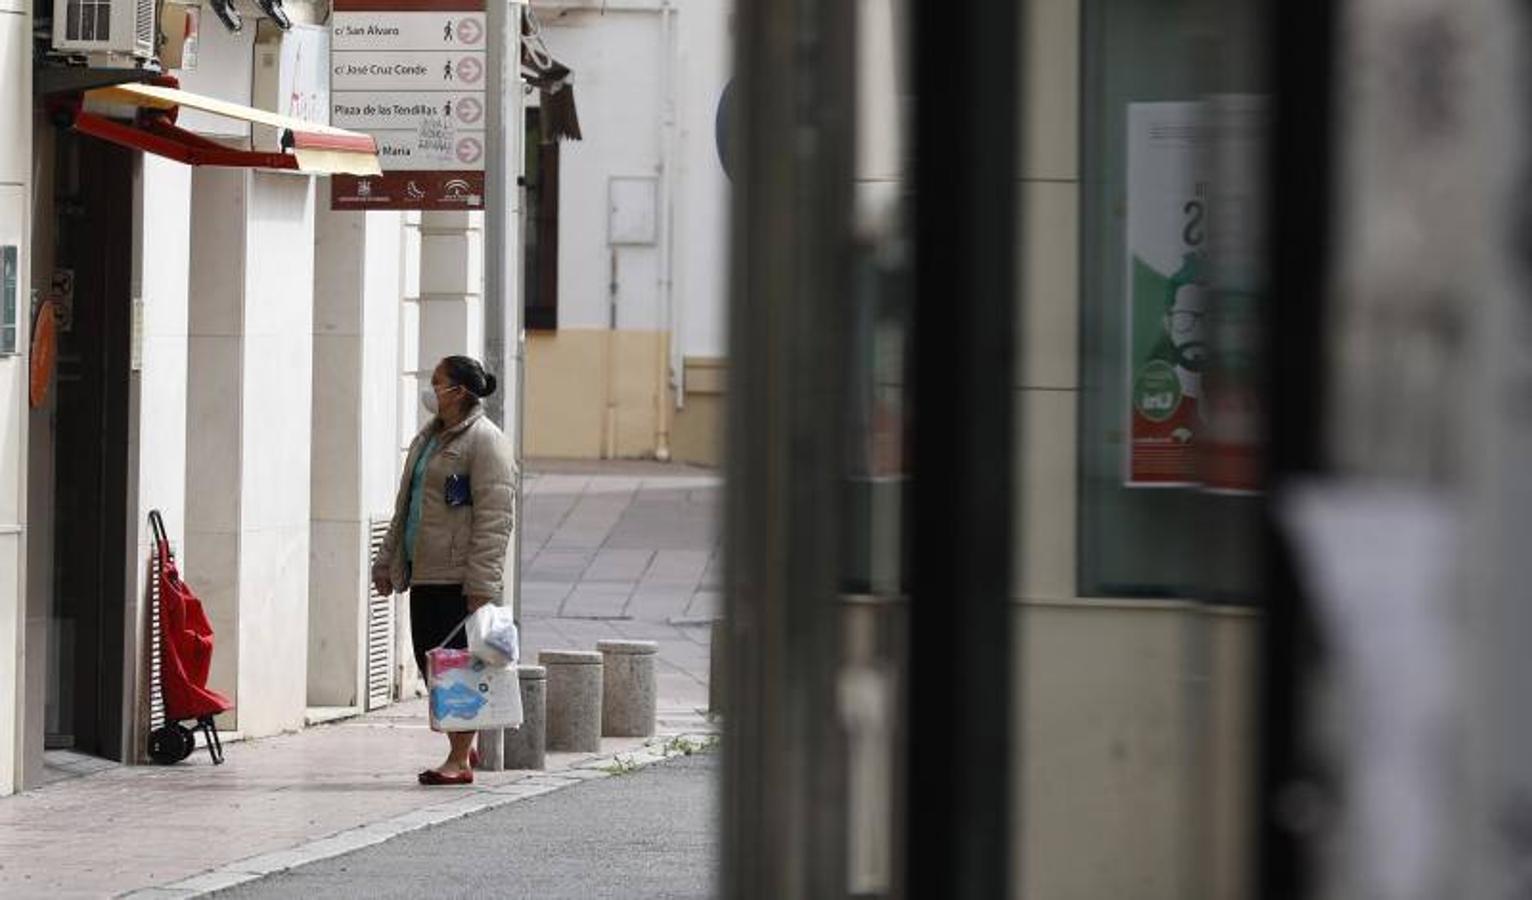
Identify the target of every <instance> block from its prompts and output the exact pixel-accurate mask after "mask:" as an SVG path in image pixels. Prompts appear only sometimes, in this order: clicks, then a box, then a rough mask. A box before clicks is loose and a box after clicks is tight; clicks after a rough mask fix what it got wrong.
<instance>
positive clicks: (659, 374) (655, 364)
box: [524, 328, 690, 459]
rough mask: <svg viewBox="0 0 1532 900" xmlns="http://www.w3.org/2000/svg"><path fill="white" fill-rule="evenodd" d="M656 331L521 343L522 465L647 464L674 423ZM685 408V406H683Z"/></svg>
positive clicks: (665, 340)
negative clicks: (528, 460)
mask: <svg viewBox="0 0 1532 900" xmlns="http://www.w3.org/2000/svg"><path fill="white" fill-rule="evenodd" d="M669 353H670V335H668V334H667V333H665V332H662V331H637V330H621V329H620V330H615V331H614V330H608V329H597V328H568V329H560V330H559V331H553V332H530V333H528V335H527V393H526V429H527V430H526V436H525V444H524V450H525V453H526V455H527V456H528V457H562V458H575V459H634V458H652V457H655V456H657V455H664V454H661V453H660V452H659V451H660V449H661V448H662V447H663V448H666V451H665V452H666V453H668V452H669V449H668V448H669V438H668V432H669V428H670V422H671V419H672V417H673V404H671V402H670V388H669V386H668V383H667V381H668V377H667V366H668V359H669ZM688 405H690V400H688Z"/></svg>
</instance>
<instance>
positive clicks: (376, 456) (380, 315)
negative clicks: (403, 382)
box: [362, 213, 408, 517]
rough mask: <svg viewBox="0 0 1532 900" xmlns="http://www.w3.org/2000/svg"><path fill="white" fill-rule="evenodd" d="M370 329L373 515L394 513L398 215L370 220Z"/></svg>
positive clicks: (365, 351)
mask: <svg viewBox="0 0 1532 900" xmlns="http://www.w3.org/2000/svg"><path fill="white" fill-rule="evenodd" d="M367 222H368V226H367V246H366V251H367V266H366V278H367V283H366V289H365V292H364V296H363V304H364V306H365V316H364V317H365V321H366V329H365V334H364V336H363V344H362V410H363V415H362V466H363V479H362V484H363V487H362V496H363V508H364V509H366V510H367V511H368V512H369V515H370V516H384V517H386V516H388V515H391V514H392V513H393V498H394V486H395V484H396V482H397V478H398V473H397V471H396V470H395V466H394V453H393V448H394V446H395V445H396V444H397V443H398V442H397V437H396V436H397V434H398V429H399V403H398V397H399V378H398V376H399V371H400V358H399V357H400V346H399V343H400V342H399V329H400V319H401V310H402V309H403V307H404V304H401V302H400V300H401V297H402V295H403V291H404V290H405V287H406V285H405V284H404V276H405V271H406V268H407V265H408V264H407V257H408V244H407V242H406V240H405V229H404V225H403V221H402V217H401V216H399V215H398V214H397V213H369V214H368V216H367Z"/></svg>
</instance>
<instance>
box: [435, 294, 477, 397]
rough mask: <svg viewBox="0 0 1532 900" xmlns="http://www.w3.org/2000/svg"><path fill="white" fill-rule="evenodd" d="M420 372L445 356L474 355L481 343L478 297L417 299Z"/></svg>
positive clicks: (475, 355)
mask: <svg viewBox="0 0 1532 900" xmlns="http://www.w3.org/2000/svg"><path fill="white" fill-rule="evenodd" d="M419 306H420V356H419V366H420V370H421V372H423V373H425V374H426V375H427V378H428V380H429V374H430V370H431V369H433V368H435V366H436V364H437V363H438V362H440V361H441V359H442V357H445V356H457V355H463V354H466V355H468V356H473V357H478V356H479V355H480V354H481V352H482V351H481V348H482V347H483V346H484V340H483V334H484V304H483V303H482V302H480V300H479V298H478V297H466V298H462V299H451V300H447V299H438V298H435V297H432V298H430V299H426V300H422V301H420V304H419Z"/></svg>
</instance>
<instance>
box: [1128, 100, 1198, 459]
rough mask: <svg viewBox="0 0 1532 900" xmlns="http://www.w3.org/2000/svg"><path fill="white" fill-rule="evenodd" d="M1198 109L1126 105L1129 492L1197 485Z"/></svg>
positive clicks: (1186, 105) (1194, 106)
mask: <svg viewBox="0 0 1532 900" xmlns="http://www.w3.org/2000/svg"><path fill="white" fill-rule="evenodd" d="M1201 113H1202V107H1201V104H1199V103H1131V104H1129V105H1128V123H1127V124H1128V142H1127V143H1128V173H1127V176H1128V177H1127V222H1126V229H1125V235H1126V244H1127V273H1126V275H1127V278H1126V288H1127V301H1128V302H1127V307H1128V323H1127V325H1128V331H1127V335H1128V340H1127V349H1128V367H1127V371H1128V405H1129V410H1128V416H1129V424H1128V442H1127V460H1126V470H1127V471H1126V483H1127V484H1128V485H1129V486H1132V487H1181V486H1187V485H1195V484H1197V483H1198V477H1197V457H1196V454H1197V438H1198V436H1199V434H1200V433H1201V432H1202V430H1203V428H1204V424H1205V422H1204V411H1203V408H1202V406H1203V390H1202V376H1203V371H1204V369H1205V368H1206V365H1207V362H1208V358H1209V352H1208V350H1209V347H1208V343H1209V338H1208V332H1207V321H1206V319H1207V316H1206V313H1207V306H1208V299H1209V290H1208V278H1209V271H1208V269H1209V265H1208V256H1207V229H1208V197H1207V194H1208V188H1207V183H1206V181H1205V180H1204V179H1203V178H1201V177H1199V171H1198V170H1199V167H1200V162H1201V160H1202V158H1203V157H1204V151H1205V149H1206V148H1205V146H1204V144H1205V141H1204V135H1205V133H1206V132H1205V130H1204V129H1203V127H1202V114H1201Z"/></svg>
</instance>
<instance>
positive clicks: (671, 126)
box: [654, 0, 680, 462]
mask: <svg viewBox="0 0 1532 900" xmlns="http://www.w3.org/2000/svg"><path fill="white" fill-rule="evenodd" d="M675 12H676V11H675V8H674V7H672V6H671V5H670V0H662V6H661V9H660V22H661V29H660V34H661V40H660V46H661V49H660V54H661V65H662V72H663V75H662V78H661V84H662V88H661V90H662V92H663V95H664V103H665V106H664V118H663V120H662V122H661V124H660V131H661V139H660V185H661V188H660V297H661V301H662V303H663V307H664V309H663V313H662V316H663V319H662V321H664V323H665V326H666V328H665V334H666V344H665V347H664V352H663V353H658V354H656V361H655V369H656V373H655V375H656V384H655V388H656V389H655V394H654V413H655V420H654V424H655V442H654V458H655V459H657V460H659V461H660V462H669V461H670V403H669V401H668V400H667V398H666V388H667V387H669V386H670V384H671V383H672V376H671V368H672V367H671V364H670V361H671V359H672V358H673V357H674V354H675V345H676V342H677V335H676V294H675V234H674V232H675V192H676V178H675V164H676V147H675V135H676V41H675V37H676V35H675V27H676V26H675ZM675 383H676V399H677V401H679V400H680V384H679V378H677V379H675Z"/></svg>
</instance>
